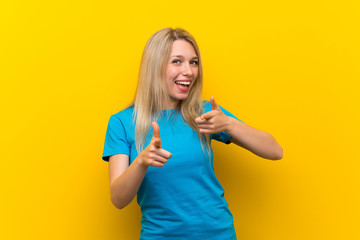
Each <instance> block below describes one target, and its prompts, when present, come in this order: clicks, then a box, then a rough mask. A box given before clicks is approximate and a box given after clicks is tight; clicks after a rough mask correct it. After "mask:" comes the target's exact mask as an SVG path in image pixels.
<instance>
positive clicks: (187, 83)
mask: <svg viewBox="0 0 360 240" xmlns="http://www.w3.org/2000/svg"><path fill="white" fill-rule="evenodd" d="M175 83H176V84H181V85H185V86H189V85H190V82H177V81H175Z"/></svg>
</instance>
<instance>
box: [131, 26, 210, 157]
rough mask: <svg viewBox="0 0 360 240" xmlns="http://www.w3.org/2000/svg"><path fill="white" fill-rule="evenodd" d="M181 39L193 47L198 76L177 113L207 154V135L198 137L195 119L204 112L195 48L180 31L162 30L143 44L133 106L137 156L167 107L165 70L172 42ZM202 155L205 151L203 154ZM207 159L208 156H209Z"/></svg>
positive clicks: (178, 29)
mask: <svg viewBox="0 0 360 240" xmlns="http://www.w3.org/2000/svg"><path fill="white" fill-rule="evenodd" d="M176 40H185V41H187V42H189V43H190V44H191V45H192V46H193V47H194V50H195V52H196V54H197V57H198V59H199V62H198V68H199V69H198V76H197V78H196V80H195V81H194V84H193V86H192V88H191V90H190V92H189V95H188V97H187V98H186V99H185V100H182V101H180V104H179V105H178V106H177V110H179V111H180V112H181V115H182V117H183V119H184V120H185V122H186V123H187V124H188V125H189V126H190V127H191V128H192V129H193V130H194V131H195V132H196V133H197V134H198V136H199V138H200V140H201V147H202V149H203V151H204V146H206V148H207V149H208V151H207V152H208V153H210V140H209V135H208V134H201V133H200V132H199V129H198V127H197V124H196V122H195V118H196V117H198V116H199V114H202V113H203V112H204V109H203V105H202V83H203V75H202V62H201V55H200V51H199V47H198V45H197V43H196V41H195V39H194V37H193V36H192V35H191V34H190V33H188V32H187V31H185V30H184V29H181V28H175V29H172V28H163V29H161V30H159V31H157V32H156V33H154V34H153V35H152V36H151V37H150V39H149V40H148V41H147V43H146V46H145V49H144V51H143V55H142V59H141V64H140V71H139V78H138V84H137V89H136V95H135V100H134V102H133V104H132V105H134V115H133V117H134V122H135V145H136V150H137V152H138V153H140V152H141V151H142V150H143V149H144V144H145V138H146V136H147V134H148V131H149V128H150V125H151V122H152V121H154V120H156V119H157V118H158V117H159V116H160V115H161V114H162V111H163V110H164V109H167V107H168V106H169V105H168V103H169V95H168V91H167V87H166V83H165V71H166V66H167V62H168V60H169V58H170V54H171V50H172V45H173V42H174V41H176ZM204 153H205V152H204ZM209 156H210V155H209Z"/></svg>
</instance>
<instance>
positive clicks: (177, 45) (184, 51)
mask: <svg viewBox="0 0 360 240" xmlns="http://www.w3.org/2000/svg"><path fill="white" fill-rule="evenodd" d="M173 55H182V56H189V57H197V54H196V52H195V49H194V47H193V45H192V44H191V43H189V42H188V41H185V40H182V39H180V40H175V41H174V42H173V45H172V48H171V56H173Z"/></svg>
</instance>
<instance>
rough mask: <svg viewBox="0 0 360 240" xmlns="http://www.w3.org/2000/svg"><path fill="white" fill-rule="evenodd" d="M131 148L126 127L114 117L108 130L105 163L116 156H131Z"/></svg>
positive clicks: (104, 154) (104, 155)
mask: <svg viewBox="0 0 360 240" xmlns="http://www.w3.org/2000/svg"><path fill="white" fill-rule="evenodd" d="M129 149H130V147H129V144H128V141H127V138H126V131H125V128H124V125H123V123H122V121H121V119H119V118H118V117H117V116H115V115H112V116H111V117H110V120H109V124H108V127H107V130H106V136H105V145H104V151H103V155H102V159H103V160H104V161H109V157H110V156H112V155H115V154H126V155H129V154H130V150H129Z"/></svg>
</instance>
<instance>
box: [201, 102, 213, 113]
mask: <svg viewBox="0 0 360 240" xmlns="http://www.w3.org/2000/svg"><path fill="white" fill-rule="evenodd" d="M202 105H203V108H204V112H209V111H211V109H212V108H211V103H210V101H207V100H203V101H202Z"/></svg>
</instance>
